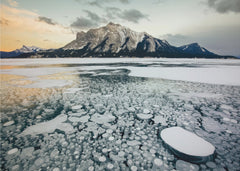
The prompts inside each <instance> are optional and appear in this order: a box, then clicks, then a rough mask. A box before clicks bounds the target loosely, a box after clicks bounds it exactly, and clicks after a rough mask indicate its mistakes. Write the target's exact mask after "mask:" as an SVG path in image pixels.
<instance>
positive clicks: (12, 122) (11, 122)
mask: <svg viewBox="0 0 240 171" xmlns="http://www.w3.org/2000/svg"><path fill="white" fill-rule="evenodd" d="M12 124H14V121H8V122H6V123H4V124H3V126H10V125H12Z"/></svg>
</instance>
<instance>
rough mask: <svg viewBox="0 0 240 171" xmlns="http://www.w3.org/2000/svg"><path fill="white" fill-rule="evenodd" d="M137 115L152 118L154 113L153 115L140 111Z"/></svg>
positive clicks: (141, 117)
mask: <svg viewBox="0 0 240 171" xmlns="http://www.w3.org/2000/svg"><path fill="white" fill-rule="evenodd" d="M137 117H138V118H139V119H150V118H152V117H153V115H152V114H144V113H138V114H137Z"/></svg>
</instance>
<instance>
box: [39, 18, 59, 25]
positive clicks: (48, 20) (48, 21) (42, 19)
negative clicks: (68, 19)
mask: <svg viewBox="0 0 240 171" xmlns="http://www.w3.org/2000/svg"><path fill="white" fill-rule="evenodd" d="M37 21H40V22H44V23H47V24H49V25H56V23H54V22H53V21H52V19H51V18H47V17H43V16H39V17H38V19H37Z"/></svg>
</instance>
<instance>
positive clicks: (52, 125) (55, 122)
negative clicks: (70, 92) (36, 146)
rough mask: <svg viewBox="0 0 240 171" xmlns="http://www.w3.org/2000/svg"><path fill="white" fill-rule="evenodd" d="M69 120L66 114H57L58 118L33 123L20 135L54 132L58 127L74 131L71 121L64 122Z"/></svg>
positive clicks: (68, 131)
mask: <svg viewBox="0 0 240 171" xmlns="http://www.w3.org/2000/svg"><path fill="white" fill-rule="evenodd" d="M66 120H67V116H66V115H64V114H61V115H59V116H57V117H56V118H54V119H52V120H50V121H47V122H42V123H39V124H36V125H32V126H30V127H28V128H26V129H25V130H24V131H23V132H22V133H21V134H20V136H23V135H29V134H30V135H36V134H46V133H52V132H54V131H55V130H56V129H60V130H62V131H64V132H65V133H72V132H73V131H74V129H73V127H72V125H70V124H69V123H64V122H65V121H66Z"/></svg>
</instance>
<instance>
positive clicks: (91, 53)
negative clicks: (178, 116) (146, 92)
mask: <svg viewBox="0 0 240 171" xmlns="http://www.w3.org/2000/svg"><path fill="white" fill-rule="evenodd" d="M21 49H24V52H22V54H20V55H19V56H18V57H22V58H27V57H30V58H36V57H37V58H47V57H168V58H193V57H199V58H201V57H203V58H225V57H229V56H219V55H216V54H214V53H212V52H209V51H208V50H207V49H205V48H203V47H200V46H199V45H198V44H197V43H193V44H189V45H184V46H181V47H175V46H172V45H170V44H169V43H168V42H167V41H166V40H160V39H158V38H155V37H153V36H151V35H149V34H148V33H146V32H136V31H133V30H131V29H129V28H127V27H124V26H121V25H120V24H114V23H112V22H110V23H109V24H107V25H106V26H103V27H100V28H95V29H90V30H89V31H87V32H83V31H81V32H79V33H77V36H76V39H75V40H73V41H72V42H70V43H68V44H67V45H65V46H64V47H62V48H59V49H49V50H44V51H41V49H38V48H35V47H30V49H29V47H28V48H27V47H26V48H25V46H23V48H21ZM26 52H27V53H26ZM29 52H30V53H29ZM14 53H16V52H14Z"/></svg>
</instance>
